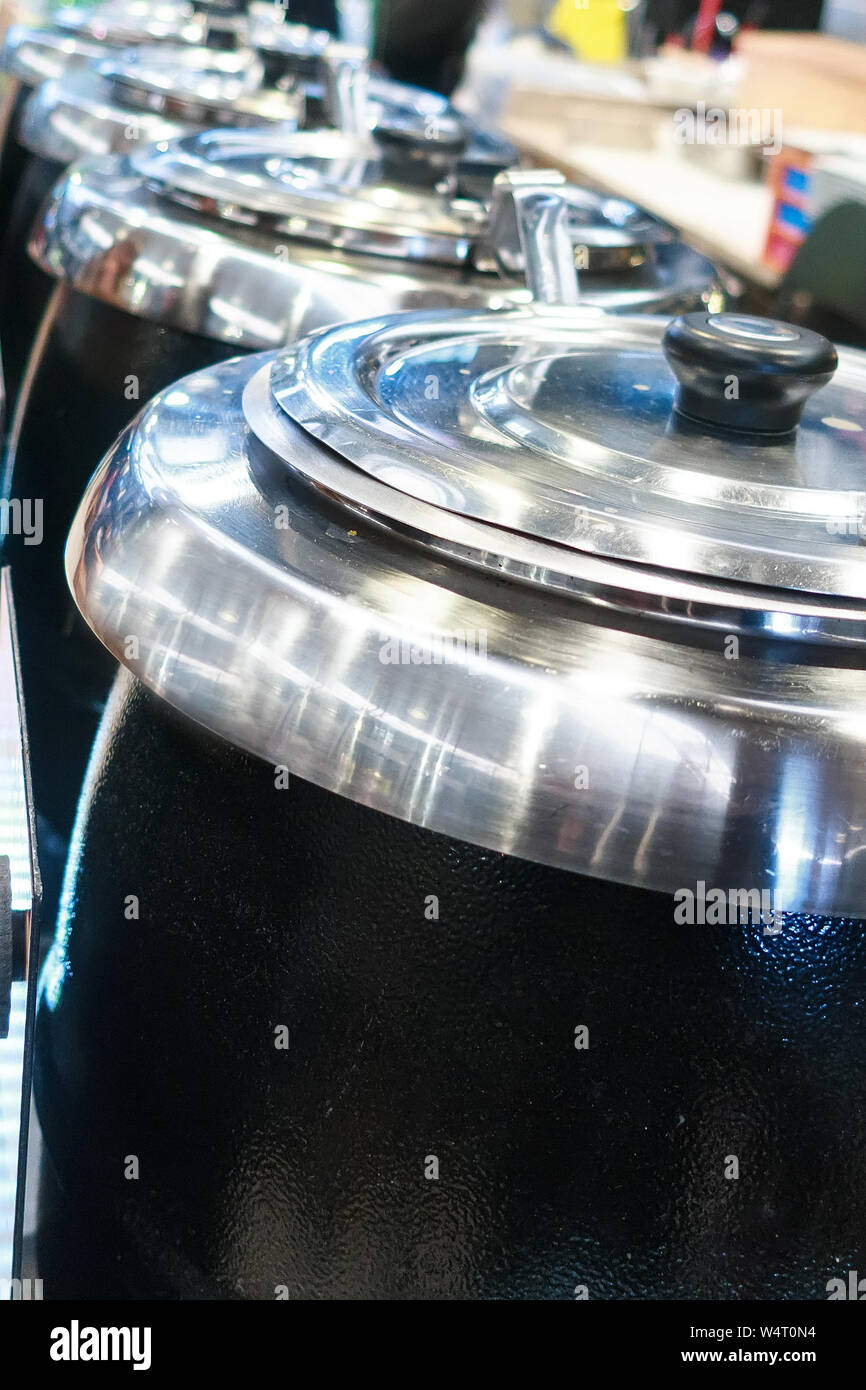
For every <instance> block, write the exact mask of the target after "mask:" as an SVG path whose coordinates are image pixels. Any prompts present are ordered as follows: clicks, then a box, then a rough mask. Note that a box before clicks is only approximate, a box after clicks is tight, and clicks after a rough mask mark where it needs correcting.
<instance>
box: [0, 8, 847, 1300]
mask: <svg viewBox="0 0 866 1390" xmlns="http://www.w3.org/2000/svg"><path fill="white" fill-rule="evenodd" d="M88 22H89V23H90V30H88V28H87V26H88ZM189 23H190V25H192V26H193V30H194V32H195V33H196V39H195V41H193V42H191V43H190V44H189V47H188V48H184V50H183V51H182V53H181V54H180V56H178V53H177V52H175V53H174V56H167V52H168V45H166V52H165V53H163V52H161V53H160V54H159V55H158V56H157V57H156V58H155V57H154V53H153V51H152V49H151V48H150V47H149V46H147V45H145V44H141V45H140V47H139V48H138V49H136V50H135V51H132V50H130V49H129V48H124V49H123V51H122V52H118V53H115V54H113V55H112V56H111V57H110V59H109V60H108V61H103V62H100V63H98V64H96V65H93V64H91V66H89V67H86V66H83V65H82V66H78V67H76V68H75V69H74V70H73V69H69V70H67V71H66V72H63V73H61V74H60V75H58V76H57V77H55V78H52V81H51V82H46V83H45V84H44V85H41V86H39V88H38V90H37V91H35V92H34V93H33V94H32V95H31V96H30V97H29V98H28V102H29V103H30V104H31V105H29V106H26V107H25V112H24V119H23V121H22V123H21V125H20V127H19V130H20V132H21V138H22V139H23V138H24V132H25V131H26V132H27V135H26V139H27V142H28V147H29V148H30V149H32V150H34V151H35V154H34V155H33V158H34V159H36V160H38V161H40V163H36V164H30V165H28V167H27V171H26V173H25V176H24V177H25V179H27V178H28V177H29V176H30V174H31V171H34V172H33V179H34V181H37V180H38V179H40V178H42V179H43V180H44V179H45V177H46V175H50V178H51V179H52V180H53V179H54V178H56V175H57V174H58V172H59V170H58V166H59V165H63V164H65V163H66V159H67V157H68V156H70V155H71V154H75V155H77V154H79V153H80V151H79V150H77V149H76V150H70V149H69V147H68V146H67V147H65V148H64V149H63V151H62V152H61V146H60V145H55V144H52V141H53V140H54V138H55V134H56V132H58V131H59V132H61V133H63V134H64V135H66V136H68V135H69V133H70V132H71V131H76V132H78V134H79V135H81V133H82V132H84V133H85V134H86V137H87V139H88V140H92V141H93V143H92V145H91V148H93V149H95V150H97V151H98V153H97V154H96V155H95V156H94V157H91V158H89V159H86V160H83V161H80V162H76V163H75V164H74V165H73V166H72V167H71V169H69V171H68V172H66V173H65V174H62V175H61V178H60V181H59V182H57V183H55V184H54V186H53V189H52V190H51V191H50V194H49V197H48V201H47V204H46V206H45V209H44V211H43V213H42V214H41V216H40V217H39V218H37V220H36V223H35V225H34V228H33V232H32V236H31V239H30V247H29V252H30V255H31V257H32V258H33V261H34V263H35V265H36V266H37V267H38V268H39V270H38V272H37V273H40V274H42V275H44V276H46V279H45V281H44V282H42V281H39V282H38V283H39V285H40V286H41V288H40V289H39V294H40V295H41V296H42V302H41V303H40V309H39V313H38V315H35V317H37V318H38V328H37V331H36V334H35V337H34V341H33V346H32V348H31V350H30V353H29V358H28V361H27V366H26V370H25V372H24V373H23V378H22V385H21V386H20V389H19V394H18V399H17V402H16V404H15V408H14V415H13V419H12V424H11V428H10V434H9V442H8V447H7V464H6V478H7V489H9V495H10V496H13V497H23V498H26V497H44V501H45V511H44V528H43V529H44V536H43V538H42V544H41V545H31V546H28V545H27V543H26V542H27V539H28V538H27V537H26V536H21V537H18V536H14V535H12V536H10V537H9V538H8V542H7V544H8V545H9V547H10V555H11V559H12V566H13V576H14V580H15V586H16V592H17V593H20V594H21V601H20V606H21V609H22V611H21V616H20V620H19V626H20V633H21V636H20V640H21V648H22V659H23V665H24V687H25V695H26V697H27V700H28V716H29V720H30V730H31V740H32V745H33V754H34V762H35V768H34V774H35V776H34V780H35V788H36V796H37V803H40V802H41V805H40V804H38V809H39V810H40V814H41V816H42V817H43V818H44V821H45V823H46V824H47V825H48V826H49V827H50V828H51V829H52V830H53V831H54V833H55V834H56V836H57V841H58V844H60V845H63V844H64V843H65V838H66V836H67V834H68V828H69V820H70V818H71V813H72V810H73V808H74V803H75V800H76V797H77V795H78V788H79V782H80V778H81V776H82V771H83V761H84V758H85V756H86V753H87V751H88V750H89V749H90V747H91V743H92V738H93V732H94V729H95V727H96V722H97V720H98V718H99V717H100V714H101V723H100V726H99V731H98V735H97V738H96V742H95V744H94V745H93V750H92V755H91V760H90V767H89V770H88V774H87V778H86V782H85V785H84V791H83V794H82V797H81V801H80V805H79V807H78V819H77V822H76V827H75V833H74V836H73V840H72V849H71V852H70V855H69V860H68V864H67V870H66V872H67V877H66V883H65V891H64V894H63V901H62V907H61V912H60V915H59V920H58V928H57V935H56V938H55V942H54V945H53V947H52V950H51V953H50V956H49V959H48V962H47V966H46V969H45V972H44V980H43V997H42V1006H41V1011H40V1017H39V1027H38V1039H37V1041H38V1050H37V1084H38V1101H39V1106H40V1117H41V1121H42V1126H43V1130H44V1134H45V1141H46V1154H47V1157H46V1174H45V1181H44V1193H45V1217H44V1221H43V1241H42V1258H43V1260H44V1262H45V1272H46V1278H48V1277H49V1274H50V1278H51V1280H52V1281H53V1287H54V1289H55V1290H56V1293H57V1296H63V1294H64V1293H66V1294H68V1295H70V1296H75V1295H76V1294H77V1295H81V1294H90V1295H91V1296H95V1297H117V1296H145V1297H148V1296H150V1297H209V1298H236V1297H258V1298H262V1297H266V1298H273V1297H284V1296H291V1297H295V1296H300V1297H364V1298H371V1297H372V1298H380V1297H419V1296H420V1297H425V1296H426V1297H463V1298H474V1297H483V1298H487V1297H509V1298H510V1297H549V1296H566V1297H572V1296H574V1291H575V1290H576V1289H582V1290H585V1291H588V1292H589V1294H590V1296H601V1297H605V1296H607V1297H669V1298H680V1297H689V1296H700V1297H713V1296H716V1297H744V1296H745V1297H758V1296H761V1295H762V1294H766V1293H768V1292H771V1291H772V1292H774V1293H775V1295H776V1296H779V1294H780V1293H781V1295H782V1296H788V1297H793V1296H800V1297H810V1296H812V1297H813V1296H816V1290H815V1289H814V1288H813V1287H812V1283H814V1280H815V1278H816V1277H819V1276H820V1272H821V1271H822V1270H824V1269H828V1271H830V1272H835V1269H834V1261H835V1260H836V1259H837V1257H838V1252H839V1251H840V1250H844V1251H845V1252H850V1258H851V1259H856V1258H858V1253H857V1240H858V1239H859V1238H860V1235H859V1233H860V1232H861V1231H862V1229H863V1221H862V1218H863V1215H864V1212H863V1209H862V1207H863V1199H862V1195H861V1192H862V1183H861V1182H860V1180H859V1168H858V1160H857V1158H856V1155H857V1154H858V1153H860V1152H862V1141H863V1139H864V1138H866V1135H864V1133H863V1125H864V1120H863V1115H864V1107H863V1105H862V1096H861V1093H860V1081H859V1079H858V1078H859V1074H860V1073H859V1070H858V1069H857V1068H852V1067H851V1066H850V1055H851V1048H852V1046H853V1047H854V1048H855V1050H857V1051H858V1053H859V1049H860V1048H862V1045H863V1042H862V1037H861V1035H862V1033H863V1027H864V1024H863V1021H862V1019H861V1018H860V1012H862V1011H858V1008H857V1005H858V1001H859V999H860V997H861V996H862V988H863V985H864V984H866V949H864V945H863V934H862V932H861V931H860V929H859V919H860V918H861V917H862V916H863V915H864V914H863V913H862V912H861V904H862V901H863V895H864V867H863V866H864V863H866V858H864V854H863V849H864V835H866V831H864V826H866V820H864V815H866V805H864V802H866V796H864V775H863V754H864V747H863V744H864V739H866V728H864V724H863V718H862V708H863V696H864V679H863V673H862V666H863V659H862V658H863V650H864V640H866V625H864V621H863V600H864V597H866V569H864V565H866V560H864V554H863V550H862V546H861V545H860V544H859V540H860V536H859V530H858V515H859V513H858V509H857V505H856V498H857V497H858V495H859V491H858V490H859V488H860V487H861V478H862V473H863V466H864V453H863V450H864V445H863V439H864V437H866V435H864V427H866V411H864V409H863V387H864V362H863V360H862V359H861V357H860V355H859V354H857V353H855V352H842V353H839V354H838V355H837V353H836V351H835V349H834V348H833V347H832V345H831V344H829V343H828V342H827V341H826V340H825V339H823V338H821V337H819V336H818V335H816V334H813V333H809V332H808V331H806V330H803V329H799V328H794V327H791V326H788V325H784V324H780V323H776V322H774V321H771V320H762V319H756V318H751V317H746V316H742V315H737V314H731V313H725V312H724V311H723V304H722V300H721V293H720V289H719V285H718V281H717V277H716V275H715V273H714V271H713V269H712V267H711V266H709V265H708V264H707V262H706V261H704V260H703V259H702V258H701V257H700V256H698V255H696V253H694V252H693V251H691V250H690V249H689V248H688V247H686V246H684V245H683V244H682V243H681V242H680V241H679V240H678V239H677V238H676V236H675V235H674V234H673V233H672V232H671V230H670V229H669V228H668V227H666V226H664V225H662V224H660V223H659V222H658V221H657V220H655V219H654V218H652V217H651V216H649V215H648V214H646V213H645V212H642V211H641V210H640V209H638V208H635V207H633V206H631V205H629V204H626V203H623V202H621V201H618V200H611V199H606V198H602V197H600V196H598V195H596V194H593V193H591V192H588V191H586V190H582V189H576V188H573V187H571V186H569V185H568V184H566V182H565V181H564V180H563V179H562V178H561V177H560V176H558V175H556V174H551V173H545V172H539V171H528V170H520V169H518V168H516V167H515V165H514V156H513V152H512V151H511V150H510V149H509V147H508V146H507V144H505V143H504V142H502V141H500V140H499V139H498V137H496V136H495V135H491V134H489V133H487V132H482V131H480V130H478V129H476V128H475V126H474V125H473V124H472V123H471V122H469V121H467V120H466V119H465V118H464V117H461V116H460V115H459V113H457V112H456V111H454V110H453V109H451V108H450V107H448V106H447V104H445V103H442V102H441V101H439V100H437V99H436V98H435V97H432V96H430V95H429V94H421V93H412V92H411V91H407V90H406V89H405V88H400V89H393V90H392V89H390V88H389V87H388V86H387V84H382V83H381V82H380V83H379V84H378V85H374V83H373V81H372V79H370V78H369V75H368V73H367V72H366V69H365V65H364V63H363V62H362V61H361V60H360V59H359V57H358V55H356V54H353V53H347V52H346V51H345V50H344V49H340V48H337V49H336V50H335V49H334V47H333V45H329V44H328V43H325V42H320V41H319V39H318V38H316V37H314V36H309V37H308V42H307V43H306V46H305V45H304V44H303V43H302V42H301V39H300V37H299V36H298V35H294V37H293V39H292V47H293V51H295V50H297V49H298V48H304V55H303V62H302V63H299V65H297V66H295V67H292V68H291V69H290V70H287V68H286V66H285V65H283V64H282V63H276V64H275V62H274V58H273V52H274V51H277V52H279V51H280V49H281V45H280V43H279V42H275V43H272V44H271V46H270V50H269V51H268V55H267V61H264V60H262V58H261V54H262V48H260V47H257V46H256V45H257V42H258V41H257V40H255V41H254V40H253V36H252V32H251V29H250V27H249V22H248V21H243V22H241V21H238V20H235V21H233V23H232V24H230V25H229V24H227V23H226V21H225V17H224V16H222V17H220V23H217V24H215V25H214V29H215V32H217V33H219V34H220V38H219V40H218V43H217V45H216V52H217V53H218V54H219V55H220V56H219V58H218V59H217V60H214V56H213V55H214V47H215V46H214V44H211V45H210V46H209V47H208V45H204V49H207V53H205V56H204V59H202V57H201V56H196V57H191V56H190V55H192V54H193V53H196V54H197V55H201V54H202V53H203V52H204V49H203V48H202V43H201V39H202V33H203V32H206V31H207V29H208V27H209V25H211V23H212V17H211V16H208V15H203V14H202V13H201V12H197V13H191V15H190V18H189ZM78 25H79V32H85V31H87V33H88V38H89V37H90V35H91V33H92V32H93V25H92V18H91V20H90V21H87V20H86V19H84V18H81V17H79V20H78ZM196 25H201V26H203V28H201V29H196V28H195V26H196ZM107 27H108V25H107V17H106V29H107ZM227 32H228V33H229V34H230V35H231V36H233V37H232V38H231V41H229V39H228V38H227V37H226V34H227ZM145 37H146V38H147V40H148V45H149V41H150V40H152V39H153V38H154V37H155V35H154V34H152V33H151V34H150V35H147V36H145ZM124 42H126V41H124ZM248 50H249V51H248ZM227 54H228V55H229V58H226V56H225V55H227ZM208 55H209V56H208ZM199 62H202V64H203V66H202V67H201V68H198V69H197V68H196V63H199ZM196 73H197V74H198V76H195V75H193V74H196ZM203 73H204V74H206V77H203V76H202V74H203ZM308 84H309V85H308ZM35 85H36V84H35V83H34V86H35ZM311 90H312V91H313V95H314V97H315V99H317V100H318V101H319V102H320V105H319V107H318V108H314V109H315V115H314V116H313V117H312V118H310V117H309V115H308V113H309V110H310V109H311V108H310V105H309V95H310V91H311ZM211 97H212V98H213V100H212V101H211ZM289 105H291V109H292V114H291V115H289V114H288V110H287V107H288V106H289ZM265 108H266V109H267V111H268V112H277V113H278V114H277V115H276V118H275V119H273V120H271V119H268V121H267V124H264V123H263V115H262V113H263V111H264V110H265ZM233 110H237V112H238V118H237V119H236V120H235V119H234V118H233V116H232V114H231V113H232V111H233ZM78 111H80V112H82V113H84V112H86V119H85V117H84V115H82V117H81V119H77V118H76V115H75V113H76V112H78ZM28 112H30V113H31V118H30V119H28V117H27V113H28ZM136 112H140V113H146V116H147V121H148V122H149V121H150V120H151V119H152V120H154V122H156V125H155V127H149V126H148V134H149V135H150V136H151V137H152V139H151V142H150V143H147V142H146V140H144V139H138V138H136V137H134V136H133V137H130V136H129V134H128V132H129V131H130V130H135V129H137V127H136V124H135V120H134V119H133V120H132V121H126V117H127V116H129V115H130V113H136ZM251 112H256V113H257V115H256V116H255V118H254V119H253V120H252V121H250V120H249V119H248V117H249V115H250V113H251ZM33 113H36V114H33ZM326 118H327V119H330V120H331V121H332V124H331V125H329V126H324V125H320V124H319V122H321V121H323V120H325V119H326ZM142 120H144V116H142ZM310 121H311V123H310ZM163 123H165V124H163ZM167 127H170V128H167ZM141 129H144V126H142V127H141ZM119 132H122V133H121V134H119ZM40 140H42V141H44V144H42V145H41V146H40V145H39V143H38V141H40ZM52 152H53V153H52ZM43 162H47V164H48V165H49V167H48V168H44V167H43ZM52 164H53V167H50V166H51V165H52ZM42 187H43V188H45V183H44V182H43V184H42ZM23 188H24V182H23V181H20V182H19V184H18V191H17V193H16V195H15V196H16V198H17V197H19V196H21V194H22V189H23ZM31 206H32V204H31ZM12 249H13V250H14V249H15V248H12ZM17 251H18V254H20V251H21V246H19V247H18V248H17ZM6 264H7V267H8V265H9V264H10V261H9V260H8V259H7V262H6ZM36 283H37V282H36V281H34V284H36ZM7 306H11V299H10V300H7ZM7 317H8V309H7V310H6V311H4V323H5V321H6V318H7ZM262 349H265V351H261V350H262ZM256 350H259V351H256ZM229 353H235V354H237V353H240V354H241V355H240V356H231V357H229V356H228V355H229ZM227 357H228V360H226V359H227ZM151 398H152V399H151ZM142 406H143V407H144V408H143V409H142V408H141V407H142ZM138 411H140V413H139V414H137V415H136V412H138ZM133 415H135V416H136V418H135V419H132V417H133ZM124 427H125V428H124ZM120 431H122V433H121V432H120ZM118 436H119V437H118ZM113 440H116V442H114V443H112V441H113ZM106 450H108V452H107V453H105V451H106ZM103 454H105V457H104V460H103V463H102V464H101V466H100V467H99V469H98V471H97V472H96V474H95V476H94V477H93V478H92V480H91V482H90V483H89V484H87V482H86V480H87V478H88V476H89V475H90V473H91V471H92V469H93V467H94V466H95V464H96V463H97V462H98V460H99V458H100V456H101V455H103ZM82 493H83V494H84V495H83V500H82ZM76 508H77V511H76ZM73 514H74V521H73V520H72V518H73ZM70 522H72V526H71V531H70V533H69V540H68V545H67V549H66V574H67V577H68V582H69V587H70V589H71V593H72V595H73V597H74V602H75V605H76V610H77V611H78V612H79V613H80V614H81V615H83V619H84V620H85V622H86V624H87V625H89V627H90V628H91V629H92V630H93V632H95V634H96V636H97V637H98V638H99V639H100V642H101V644H102V645H101V647H100V646H98V645H97V644H95V643H94V642H93V640H92V638H90V637H89V636H87V635H85V634H84V632H83V624H79V625H78V626H76V622H75V621H73V619H72V614H71V611H70V600H69V599H68V597H67V590H66V588H65V587H64V585H63V583H62V578H61V561H60V556H61V550H62V547H63V543H64V541H65V539H66V533H67V531H68V530H69V526H70ZM19 541H20V543H19ZM97 652H101V653H102V657H101V658H97V655H96V653H97ZM118 662H119V663H120V666H121V670H120V672H119V674H116V675H115V674H114V673H116V672H117V671H118V667H117V663H118ZM112 676H114V681H113V685H112V689H111V694H110V697H109V699H108V703H107V705H106V706H105V708H104V712H102V711H103V704H104V701H105V695H106V691H107V690H108V686H109V683H110V681H111V678H112ZM744 1097H745V1098H746V1100H744V1099H743V1098H744ZM828 1097H832V1098H833V1099H832V1102H829V1101H827V1099H826V1098H828ZM822 1098H823V1099H822ZM817 1154H820V1155H821V1158H820V1160H816V1155H817ZM132 1158H134V1159H135V1166H136V1172H135V1177H136V1179H137V1180H136V1181H130V1180H129V1176H130V1174H129V1163H130V1161H131V1159H132ZM732 1159H735V1160H736V1165H735V1166H736V1174H734V1169H733V1167H732ZM806 1169H808V1170H809V1172H810V1182H811V1183H812V1184H813V1185H814V1186H816V1187H817V1189H818V1193H817V1197H816V1200H815V1202H814V1203H813V1205H812V1209H811V1211H810V1213H809V1214H808V1216H804V1213H803V1209H802V1203H801V1200H800V1194H801V1188H802V1175H803V1172H804V1171H805V1170H806ZM732 1174H733V1176H735V1177H736V1179H737V1181H736V1182H735V1183H732V1182H731V1181H729V1180H730V1179H731V1177H732ZM721 1248H724V1250H725V1258H724V1260H723V1261H721V1262H720V1260H719V1253H718V1252H719V1250H720V1249H721ZM852 1267H853V1266H852ZM816 1271H817V1274H816ZM810 1281H812V1283H810ZM581 1296H583V1295H581ZM818 1296H820V1294H818Z"/></svg>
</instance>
